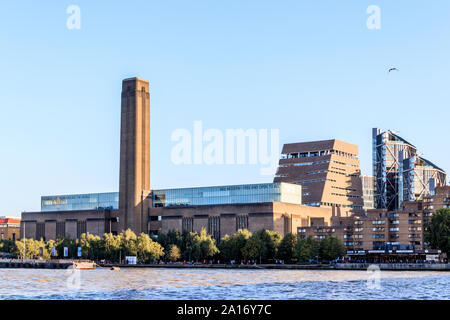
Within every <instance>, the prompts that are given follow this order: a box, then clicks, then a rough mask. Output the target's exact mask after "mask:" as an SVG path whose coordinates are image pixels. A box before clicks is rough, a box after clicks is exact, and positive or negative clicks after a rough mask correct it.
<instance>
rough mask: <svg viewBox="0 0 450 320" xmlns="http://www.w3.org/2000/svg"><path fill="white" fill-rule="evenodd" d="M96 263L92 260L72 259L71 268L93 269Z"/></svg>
mask: <svg viewBox="0 0 450 320" xmlns="http://www.w3.org/2000/svg"><path fill="white" fill-rule="evenodd" d="M95 267H96V264H95V263H94V262H92V261H76V262H75V261H74V262H73V268H74V269H76V270H94V269H95Z"/></svg>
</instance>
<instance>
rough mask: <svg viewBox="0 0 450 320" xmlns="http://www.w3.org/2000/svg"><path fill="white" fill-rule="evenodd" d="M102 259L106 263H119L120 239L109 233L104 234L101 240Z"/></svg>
mask: <svg viewBox="0 0 450 320" xmlns="http://www.w3.org/2000/svg"><path fill="white" fill-rule="evenodd" d="M102 243H103V255H104V259H105V260H108V261H119V259H120V256H121V255H120V249H121V247H120V245H121V244H120V238H119V237H118V236H115V235H113V234H111V233H105V234H104V235H103V239H102Z"/></svg>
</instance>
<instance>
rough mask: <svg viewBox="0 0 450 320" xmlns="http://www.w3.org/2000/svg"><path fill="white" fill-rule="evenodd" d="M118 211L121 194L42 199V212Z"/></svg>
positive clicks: (78, 195)
mask: <svg viewBox="0 0 450 320" xmlns="http://www.w3.org/2000/svg"><path fill="white" fill-rule="evenodd" d="M98 208H105V209H106V208H108V209H118V208H119V193H118V192H108V193H89V194H73V195H62V196H44V197H41V211H74V210H94V209H98Z"/></svg>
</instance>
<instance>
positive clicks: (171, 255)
mask: <svg viewBox="0 0 450 320" xmlns="http://www.w3.org/2000/svg"><path fill="white" fill-rule="evenodd" d="M166 256H167V258H168V259H169V260H170V261H172V262H175V261H177V260H179V259H180V258H181V252H180V248H178V247H177V245H175V244H171V245H170V246H169V251H168V252H167V253H166Z"/></svg>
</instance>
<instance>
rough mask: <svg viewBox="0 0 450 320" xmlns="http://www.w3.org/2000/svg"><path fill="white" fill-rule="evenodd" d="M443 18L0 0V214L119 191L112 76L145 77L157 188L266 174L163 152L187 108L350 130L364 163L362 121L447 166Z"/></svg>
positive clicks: (207, 118)
mask: <svg viewBox="0 0 450 320" xmlns="http://www.w3.org/2000/svg"><path fill="white" fill-rule="evenodd" d="M70 5H76V6H78V7H79V8H80V29H69V28H68V27H67V20H68V18H70V17H71V16H72V14H71V13H70V12H69V13H67V8H68V7H69V6H70ZM371 5H376V6H378V7H379V8H380V13H381V15H380V17H381V18H380V28H379V29H369V28H368V27H367V24H366V22H367V20H368V18H369V17H370V15H371V14H368V13H367V12H366V10H367V8H368V7H369V6H371ZM449 17H450V2H449V1H447V0H442V1H439V0H435V1H433V5H432V6H431V5H429V4H428V3H426V2H423V1H411V0H408V1H403V0H396V1H383V0H369V1H366V0H352V1H350V0H349V1H335V0H329V1H325V0H315V1H312V0H311V1H298V0H293V1H289V0H285V1H265V0H258V1H254V0H246V1H241V0H240V1H237V0H236V1H234V0H229V1H206V0H200V1H196V0H194V1H177V0H173V1H162V0H161V1H149V0H146V1H137V0H129V1H120V2H119V1H90V0H71V1H63V0H53V1H36V0H24V1H8V2H6V1H2V2H1V4H0V99H1V100H0V112H1V113H0V195H1V196H0V216H2V215H5V216H11V217H14V216H20V213H21V212H23V211H38V210H40V197H41V196H42V195H53V194H73V193H90V192H109V191H118V185H119V152H120V146H119V137H120V91H121V81H122V80H123V79H124V78H129V77H136V76H137V77H142V78H144V79H148V80H149V81H150V94H151V106H150V108H151V186H152V188H154V189H159V188H172V187H188V186H208V185H221V184H244V183H259V182H272V180H273V177H272V176H270V175H261V174H260V166H259V165H254V164H245V165H237V164H236V165H206V164H202V165H195V164H192V165H186V164H182V165H176V164H174V163H173V161H172V159H171V151H172V149H173V148H174V145H175V143H174V142H173V141H172V140H171V135H172V133H173V132H174V131H175V130H177V129H187V130H190V131H192V130H193V125H194V121H202V124H203V127H204V129H209V128H212V129H218V130H221V131H222V132H225V130H226V129H237V128H240V129H244V130H246V129H249V128H254V129H267V130H270V129H279V141H280V146H279V149H280V150H279V151H278V153H279V152H280V151H281V147H282V145H283V143H292V142H302V141H313V140H325V139H334V138H336V139H339V140H343V141H347V142H350V143H354V144H357V145H358V146H359V152H360V160H361V169H362V173H363V174H366V175H369V174H371V173H372V169H371V165H372V164H371V161H372V159H371V157H372V155H371V128H373V127H379V128H382V129H392V130H395V131H396V132H398V134H399V135H400V136H402V137H404V138H405V139H406V140H408V141H409V142H411V143H413V144H414V145H416V146H417V147H418V149H419V152H420V153H421V154H423V156H424V157H425V158H427V159H429V160H431V161H432V162H434V163H435V164H436V165H438V166H439V167H441V168H443V169H444V170H450V150H449V148H448V147H447V146H448V144H447V139H448V136H449V134H448V132H449V130H448V125H447V123H448V119H449V116H450V111H449V98H450V90H449V82H448V77H449V75H450V59H449V49H450V19H449ZM391 67H396V68H398V69H399V71H398V72H391V73H388V72H387V70H388V69H389V68H391Z"/></svg>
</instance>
